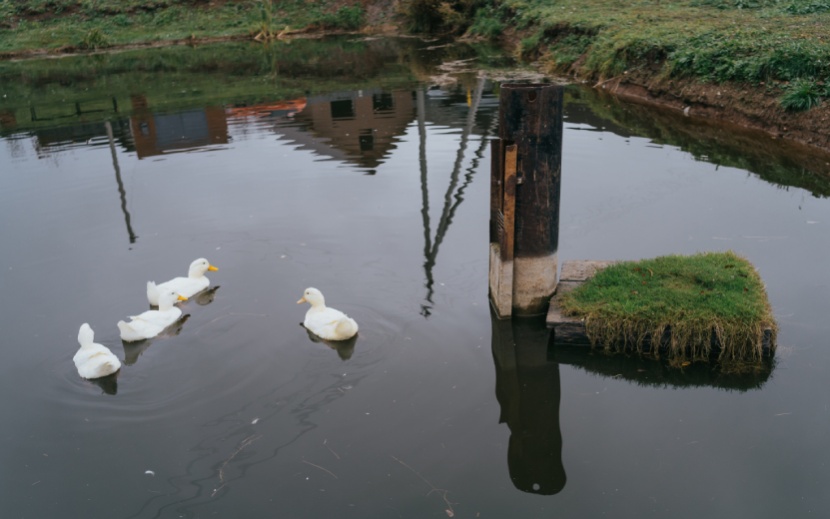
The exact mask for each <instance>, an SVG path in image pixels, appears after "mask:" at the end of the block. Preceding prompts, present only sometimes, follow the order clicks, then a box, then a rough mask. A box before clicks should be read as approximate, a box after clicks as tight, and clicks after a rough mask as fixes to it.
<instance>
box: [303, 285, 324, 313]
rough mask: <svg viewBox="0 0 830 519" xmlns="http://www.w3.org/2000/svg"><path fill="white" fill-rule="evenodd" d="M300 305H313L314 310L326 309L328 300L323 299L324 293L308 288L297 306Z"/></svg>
mask: <svg viewBox="0 0 830 519" xmlns="http://www.w3.org/2000/svg"><path fill="white" fill-rule="evenodd" d="M300 303H308V304H310V305H311V307H312V308H318V307H324V306H326V300H325V298H323V293H322V292H320V291H319V290H317V289H316V288H312V287H308V288H306V289H305V292H303V297H301V298H300V300H299V301H297V304H300Z"/></svg>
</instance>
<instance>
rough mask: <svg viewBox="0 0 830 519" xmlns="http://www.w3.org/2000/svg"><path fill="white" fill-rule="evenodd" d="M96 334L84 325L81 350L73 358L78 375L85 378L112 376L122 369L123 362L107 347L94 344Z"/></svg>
mask: <svg viewBox="0 0 830 519" xmlns="http://www.w3.org/2000/svg"><path fill="white" fill-rule="evenodd" d="M94 340H95V332H93V331H92V328H91V327H90V326H89V325H88V324H87V323H84V324H82V325H81V329H80V331H79V332H78V342H79V343H80V344H81V348H80V349H79V350H78V353H76V354H75V356H74V357H72V360H73V361H74V362H75V367H76V368H78V374H79V375H80V376H82V377H83V378H89V379H93V378H101V377H106V376H107V375H112V374H113V373H115V372H116V371H118V370H119V369H121V361H120V360H118V357H116V356H115V355H114V354H113V353H112V352H111V351H110V350H109V348H107V347H106V346H104V345H103V344H98V343H96V342H93V341H94Z"/></svg>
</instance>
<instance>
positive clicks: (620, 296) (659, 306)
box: [560, 252, 777, 361]
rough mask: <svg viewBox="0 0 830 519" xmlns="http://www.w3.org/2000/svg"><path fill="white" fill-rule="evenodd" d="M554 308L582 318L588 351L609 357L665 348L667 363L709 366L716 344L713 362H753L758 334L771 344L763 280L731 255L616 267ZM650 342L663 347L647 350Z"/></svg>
mask: <svg viewBox="0 0 830 519" xmlns="http://www.w3.org/2000/svg"><path fill="white" fill-rule="evenodd" d="M560 306H561V308H562V310H563V311H564V312H565V313H566V314H567V315H572V316H576V317H580V318H582V319H584V322H585V330H586V333H587V335H588V338H589V340H590V341H591V343H592V345H595V346H596V345H602V346H603V347H604V349H606V350H609V351H624V350H628V349H634V350H636V351H638V352H641V353H648V354H650V355H654V356H660V355H661V350H663V349H666V350H667V354H668V357H669V358H672V359H680V360H709V359H710V358H712V354H713V353H715V351H716V345H719V348H720V350H719V352H718V360H726V361H732V360H749V361H756V360H760V359H761V358H762V357H763V345H764V340H765V337H764V336H765V334H766V333H769V337H768V341H769V347H770V350H772V349H774V346H775V336H776V333H777V326H776V324H775V319H774V318H773V315H772V309H771V308H770V305H769V301H768V300H767V294H766V290H765V289H764V285H763V282H762V281H761V278H760V276H759V275H758V273H757V272H756V271H755V268H754V267H753V266H752V265H751V264H750V263H749V261H747V260H746V259H744V258H742V257H740V256H738V255H736V254H735V253H733V252H725V253H715V252H709V253H702V254H696V255H693V256H663V257H659V258H654V259H647V260H641V261H635V262H631V261H629V262H621V263H617V264H614V265H611V266H609V267H607V268H605V269H603V270H601V271H599V272H598V273H597V274H596V275H595V276H594V277H593V278H591V279H589V280H588V281H586V282H585V283H584V284H583V285H581V286H579V287H577V288H576V289H574V290H573V291H571V292H569V293H566V294H564V295H563V296H562V298H561V300H560ZM767 331H768V332H767ZM655 338H656V339H655ZM656 341H659V342H661V343H662V346H664V347H665V348H663V347H652V342H656ZM654 346H656V345H654Z"/></svg>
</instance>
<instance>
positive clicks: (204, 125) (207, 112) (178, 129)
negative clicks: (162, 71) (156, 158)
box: [130, 95, 228, 159]
mask: <svg viewBox="0 0 830 519" xmlns="http://www.w3.org/2000/svg"><path fill="white" fill-rule="evenodd" d="M130 100H131V102H132V104H133V114H134V115H133V116H131V117H130V131H131V133H132V136H133V142H134V143H135V149H136V153H137V154H138V158H140V159H143V158H146V157H151V156H153V155H161V154H163V153H169V152H172V151H178V150H186V149H192V148H197V147H200V146H208V145H211V144H225V143H227V142H228V123H227V121H226V120H225V110H224V109H223V108H221V107H218V106H207V107H204V108H196V109H192V110H186V111H181V112H174V113H169V114H163V113H152V112H150V111H149V110H148V108H147V100H146V98H144V96H140V95H136V96H132V97H131V98H130Z"/></svg>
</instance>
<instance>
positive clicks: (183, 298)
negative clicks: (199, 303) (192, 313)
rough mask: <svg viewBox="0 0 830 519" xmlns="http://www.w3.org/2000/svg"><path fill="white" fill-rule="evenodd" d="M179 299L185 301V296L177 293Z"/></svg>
mask: <svg viewBox="0 0 830 519" xmlns="http://www.w3.org/2000/svg"><path fill="white" fill-rule="evenodd" d="M179 301H187V298H186V297H184V296H183V295H179Z"/></svg>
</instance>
